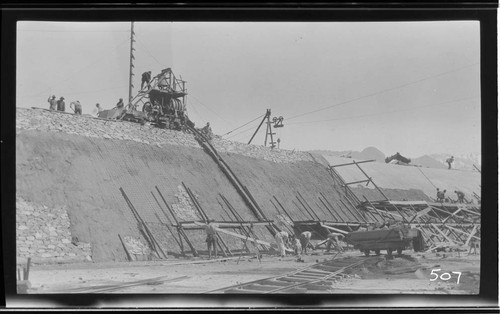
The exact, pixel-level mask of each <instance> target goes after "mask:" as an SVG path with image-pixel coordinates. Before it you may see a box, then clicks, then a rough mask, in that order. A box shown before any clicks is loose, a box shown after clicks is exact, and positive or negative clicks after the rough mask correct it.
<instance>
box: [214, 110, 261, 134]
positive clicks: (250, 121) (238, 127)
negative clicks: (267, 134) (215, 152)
mask: <svg viewBox="0 0 500 314" xmlns="http://www.w3.org/2000/svg"><path fill="white" fill-rule="evenodd" d="M263 116H264V115H260V116H258V117H257V118H255V119H253V120H252V121H250V122H247V123H245V124H243V125H242V126H239V127H237V128H236V129H233V130H231V131H229V132H227V133H225V134H222V136H226V135H228V134H229V133H232V132H234V131H236V130H238V129H240V128H242V127H244V126H245V125H247V124H250V123H252V122H254V121H255V120H257V119H259V118H262V117H263Z"/></svg>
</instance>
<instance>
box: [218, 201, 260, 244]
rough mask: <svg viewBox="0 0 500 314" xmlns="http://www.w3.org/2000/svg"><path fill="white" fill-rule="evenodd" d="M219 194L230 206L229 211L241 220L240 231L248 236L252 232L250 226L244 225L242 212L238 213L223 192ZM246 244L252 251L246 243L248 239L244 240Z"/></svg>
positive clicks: (228, 206)
mask: <svg viewBox="0 0 500 314" xmlns="http://www.w3.org/2000/svg"><path fill="white" fill-rule="evenodd" d="M219 196H220V197H221V198H222V200H223V201H224V203H226V206H227V208H229V211H230V212H231V213H232V214H233V216H234V218H235V219H236V221H238V222H240V229H239V230H240V232H241V233H242V234H244V235H246V236H250V232H249V228H250V227H245V226H244V225H243V218H242V217H241V216H240V214H238V213H237V212H236V210H235V209H234V208H233V207H232V205H231V204H230V203H229V201H228V200H227V199H226V198H225V196H224V195H222V194H221V193H219ZM217 201H219V200H217ZM219 204H220V203H219ZM220 205H221V207H222V208H224V207H223V206H222V204H220ZM228 216H229V214H228ZM229 217H230V216H229ZM244 246H245V248H246V250H247V251H248V252H249V253H250V249H249V248H248V246H247V244H246V241H245V242H244ZM262 247H263V248H264V249H265V247H264V246H262Z"/></svg>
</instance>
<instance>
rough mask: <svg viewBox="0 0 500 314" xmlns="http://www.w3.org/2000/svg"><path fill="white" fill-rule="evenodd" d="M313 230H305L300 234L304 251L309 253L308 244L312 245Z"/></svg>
mask: <svg viewBox="0 0 500 314" xmlns="http://www.w3.org/2000/svg"><path fill="white" fill-rule="evenodd" d="M311 236H312V234H311V232H309V231H304V232H302V233H301V234H300V236H299V239H300V244H301V245H302V253H304V254H307V246H309V245H311V241H310V240H311Z"/></svg>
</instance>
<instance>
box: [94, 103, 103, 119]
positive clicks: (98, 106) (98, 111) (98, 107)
mask: <svg viewBox="0 0 500 314" xmlns="http://www.w3.org/2000/svg"><path fill="white" fill-rule="evenodd" d="M95 106H96V108H97V116H99V113H100V112H101V111H103V110H104V109H102V107H101V105H99V103H97V104H95Z"/></svg>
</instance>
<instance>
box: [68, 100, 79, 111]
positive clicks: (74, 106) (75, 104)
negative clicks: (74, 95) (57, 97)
mask: <svg viewBox="0 0 500 314" xmlns="http://www.w3.org/2000/svg"><path fill="white" fill-rule="evenodd" d="M69 107H70V108H71V109H73V112H74V113H75V114H78V115H81V114H82V105H81V104H80V101H78V100H77V101H73V102H71V104H69Z"/></svg>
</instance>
